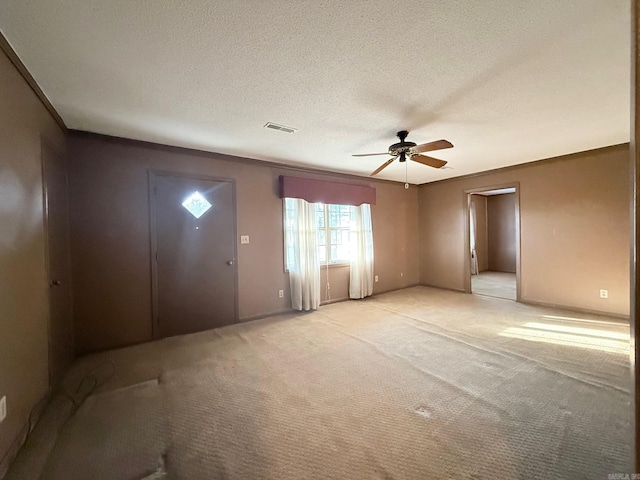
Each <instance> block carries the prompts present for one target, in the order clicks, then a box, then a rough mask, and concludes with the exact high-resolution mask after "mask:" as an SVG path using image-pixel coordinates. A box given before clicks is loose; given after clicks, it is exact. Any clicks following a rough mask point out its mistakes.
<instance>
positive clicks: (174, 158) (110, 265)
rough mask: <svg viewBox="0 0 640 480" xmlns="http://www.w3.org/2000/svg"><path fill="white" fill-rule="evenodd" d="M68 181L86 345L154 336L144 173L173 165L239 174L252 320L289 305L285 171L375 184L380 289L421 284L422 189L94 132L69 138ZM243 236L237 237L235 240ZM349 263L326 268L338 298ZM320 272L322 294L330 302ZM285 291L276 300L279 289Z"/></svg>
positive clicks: (242, 281) (243, 263)
mask: <svg viewBox="0 0 640 480" xmlns="http://www.w3.org/2000/svg"><path fill="white" fill-rule="evenodd" d="M70 150H71V153H70V156H69V175H70V176H69V184H70V204H71V247H72V270H73V278H74V318H75V321H76V332H75V333H76V336H75V340H76V345H77V349H78V351H80V352H86V351H94V350H101V349H106V348H112V347H117V346H121V345H127V344H133V343H139V342H145V341H148V340H151V283H150V282H151V277H150V259H149V252H150V247H149V196H148V189H147V171H148V170H149V169H155V170H170V171H175V172H184V173H185V174H189V173H191V174H200V175H208V176H217V177H225V178H233V179H235V181H236V195H237V214H238V235H249V236H250V243H249V244H248V245H241V244H240V243H238V246H237V247H238V286H239V316H240V318H241V319H250V318H253V317H256V316H261V315H267V314H269V313H274V312H281V311H284V310H287V309H289V308H290V300H289V296H288V292H289V285H288V277H287V275H286V274H285V272H284V260H283V228H282V200H281V199H280V198H279V197H278V177H279V175H281V174H285V173H286V174H289V175H292V174H293V175H304V176H316V177H318V178H323V179H328V180H331V179H336V180H338V181H343V182H344V181H354V182H360V183H365V184H371V185H372V186H375V187H376V189H377V205H375V206H373V207H372V216H373V230H374V246H375V270H376V272H375V273H376V275H379V282H378V283H377V284H375V288H374V292H382V291H387V290H392V289H397V288H402V287H405V286H408V285H415V284H417V283H418V278H419V273H418V261H417V259H418V256H419V255H418V251H419V246H418V201H417V199H418V188H417V187H412V188H410V189H409V190H405V189H404V186H403V185H402V184H397V183H390V182H381V181H368V180H366V179H361V178H359V179H356V180H346V179H345V178H342V177H339V176H331V175H321V176H318V175H312V174H309V173H306V174H302V173H292V171H291V170H288V169H286V168H281V167H275V166H269V165H266V164H259V163H257V162H250V161H247V160H244V159H239V158H236V157H229V156H224V155H217V154H206V153H198V152H195V151H189V150H183V149H177V148H171V147H161V146H157V145H152V144H143V143H136V142H128V141H122V140H117V139H110V138H107V137H101V136H97V135H88V134H73V135H72V136H71V138H70ZM238 240H239V239H238ZM348 272H349V269H348V268H344V267H335V268H330V269H329V279H330V283H331V299H332V300H336V299H344V298H346V297H347V296H348V290H347V287H348ZM325 275H326V272H324V271H323V280H322V286H323V289H322V298H323V300H324V299H325V289H324V285H325V283H326V280H325ZM279 289H283V290H285V292H286V294H285V298H283V299H280V298H278V290H279Z"/></svg>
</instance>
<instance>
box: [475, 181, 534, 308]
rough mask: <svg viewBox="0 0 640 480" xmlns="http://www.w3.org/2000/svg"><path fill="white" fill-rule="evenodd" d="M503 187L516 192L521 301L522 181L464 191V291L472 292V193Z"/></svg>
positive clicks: (517, 290)
mask: <svg viewBox="0 0 640 480" xmlns="http://www.w3.org/2000/svg"><path fill="white" fill-rule="evenodd" d="M502 188H515V189H516V191H515V194H516V211H515V215H516V219H515V223H516V302H520V301H521V298H522V292H521V285H520V284H521V268H520V243H521V241H522V240H521V236H520V182H506V183H498V184H493V185H487V186H483V187H476V188H469V189H466V190H465V191H464V200H463V211H464V257H463V258H464V267H463V275H464V291H465V293H472V292H471V251H470V250H469V242H470V241H471V234H470V232H469V228H470V226H469V209H470V208H471V195H472V194H474V193H482V192H486V191H488V190H499V189H502Z"/></svg>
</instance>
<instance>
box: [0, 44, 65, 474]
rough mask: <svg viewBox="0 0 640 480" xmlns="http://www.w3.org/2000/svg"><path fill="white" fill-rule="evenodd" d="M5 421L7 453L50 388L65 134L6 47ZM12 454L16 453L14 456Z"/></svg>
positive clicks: (0, 315)
mask: <svg viewBox="0 0 640 480" xmlns="http://www.w3.org/2000/svg"><path fill="white" fill-rule="evenodd" d="M0 85H2V86H1V87H0V285H1V286H2V287H1V288H0V332H1V333H0V397H1V396H4V395H6V396H7V414H8V415H7V418H6V419H5V421H4V422H3V423H2V424H0V476H2V469H3V468H4V466H5V465H3V464H1V461H2V458H4V457H5V454H6V453H7V451H8V450H9V449H10V447H11V446H12V444H15V442H16V439H17V438H18V436H19V435H20V434H21V432H22V429H23V428H24V427H25V425H26V424H27V421H28V418H29V414H30V412H31V410H32V409H33V408H34V406H35V405H36V403H37V402H38V401H39V400H40V399H41V398H42V397H43V396H44V395H45V394H46V393H47V389H48V387H49V380H48V359H47V355H48V346H47V342H48V338H47V321H48V297H47V294H48V293H47V292H48V286H47V270H46V264H45V233H44V226H43V199H42V195H43V189H42V164H41V155H40V154H41V150H40V145H41V140H40V139H41V136H42V137H43V138H45V139H46V141H47V142H49V143H51V144H52V145H54V146H56V147H57V148H59V149H60V150H63V149H64V134H63V132H62V130H61V129H60V128H59V127H58V126H57V124H56V123H55V121H54V120H53V118H52V117H51V116H50V115H49V113H48V112H47V110H46V109H45V108H44V106H43V105H42V103H41V102H40V100H39V99H38V97H37V96H36V95H35V94H34V93H33V91H32V90H31V89H30V87H29V86H28V84H27V83H26V82H25V80H24V79H23V78H22V76H21V75H20V73H19V72H18V71H17V70H16V69H15V68H14V66H13V65H12V64H11V62H10V61H9V59H8V58H7V57H6V56H5V55H4V53H2V52H1V51H0ZM7 460H8V458H7Z"/></svg>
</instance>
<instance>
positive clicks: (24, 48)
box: [0, 0, 630, 183]
mask: <svg viewBox="0 0 640 480" xmlns="http://www.w3.org/2000/svg"><path fill="white" fill-rule="evenodd" d="M629 12H630V3H629V1H628V0H562V1H558V0H538V1H531V0H527V1H523V0H484V1H478V0H476V1H474V0H467V1H464V0H458V1H452V0H440V1H433V0H429V1H427V0H413V1H401V0H400V1H398V0H396V1H380V0H378V1H375V0H372V1H364V0H360V1H356V0H347V1H345V0H324V1H323V0H312V1H307V0H305V1H291V0H290V1H285V0H246V1H240V0H235V1H217V2H212V1H206V0H181V1H178V0H173V1H170V0H162V1H161V0H154V1H152V0H138V1H131V0H110V1H104V0H65V1H64V2H59V1H51V0H2V2H0V29H1V30H2V32H3V34H4V35H5V36H6V38H7V39H8V41H9V42H10V44H11V45H12V46H13V48H14V49H15V51H16V52H17V54H18V55H19V57H20V58H21V59H22V61H23V62H24V64H25V65H26V67H27V68H28V69H29V71H30V72H31V74H32V75H33V77H34V78H35V79H36V81H37V82H38V83H39V85H40V86H41V88H42V90H43V91H44V92H45V94H46V95H47V96H48V98H49V99H50V101H51V103H52V104H53V105H54V107H55V108H56V110H57V111H58V112H59V113H60V115H61V116H62V118H63V119H64V121H65V123H66V124H67V126H69V127H70V128H73V129H79V130H86V131H91V132H98V133H104V134H108V135H115V136H120V137H126V138H133V139H139V140H147V141H152V142H159V143H165V144H169V145H177V146H184V147H191V148H197V149H201V150H207V151H213V152H221V153H227V154H232V155H240V156H246V157H250V158H257V159H262V160H270V161H275V162H281V163H287V164H295V165H303V166H309V167H313V168H320V169H324V170H331V171H340V172H347V173H353V174H357V175H368V174H369V173H370V172H371V171H373V170H374V169H375V168H376V167H378V165H380V164H381V163H383V162H384V161H385V160H386V158H387V157H383V156H379V157H364V158H362V157H358V158H354V157H352V156H351V154H352V153H368V152H384V151H386V150H387V146H388V145H389V144H391V143H394V142H395V141H397V139H395V138H394V135H395V132H396V131H397V130H400V129H407V130H410V131H411V133H410V135H409V138H408V140H412V141H414V142H416V143H423V142H427V141H432V140H437V139H440V138H446V139H448V140H450V141H451V142H452V143H453V144H454V145H455V148H453V149H449V150H444V151H441V152H434V153H433V156H434V157H437V158H442V159H444V160H447V161H448V162H449V165H448V166H450V167H451V168H450V169H443V170H436V169H432V168H429V167H426V166H423V165H419V164H415V163H412V162H407V164H408V175H409V181H410V183H424V182H429V181H434V180H439V179H443V178H448V177H452V176H459V175H463V174H468V173H473V172H478V171H483V170H488V169H493V168H498V167H503V166H507V165H513V164H518V163H523V162H528V161H533V160H539V159H542V158H547V157H552V156H556V155H561V154H567V153H573V152H577V151H582V150H588V149H592V148H597V147H603V146H607V145H613V144H619V143H624V142H627V141H629V118H630V117H629V115H630V114H629V90H630V87H629V78H630V73H629V71H630V61H629V58H630V34H629V32H630V27H629V25H630V13H629ZM267 121H272V122H275V123H279V124H283V125H287V126H292V127H295V128H297V129H298V132H297V133H295V134H286V133H282V132H277V131H274V130H269V129H265V128H263V125H264V124H265V123H266V122H267ZM379 177H381V178H386V179H391V180H399V181H404V179H405V167H404V165H403V164H398V163H397V162H394V164H392V165H391V166H389V167H388V168H387V169H386V170H384V171H383V172H382V173H381V174H380V175H379Z"/></svg>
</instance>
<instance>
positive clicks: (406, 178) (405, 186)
mask: <svg viewBox="0 0 640 480" xmlns="http://www.w3.org/2000/svg"><path fill="white" fill-rule="evenodd" d="M408 163H409V162H404V188H405V189H406V190H408V189H409V174H408V173H407V169H408V168H409V167H408V166H407V164H408Z"/></svg>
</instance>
